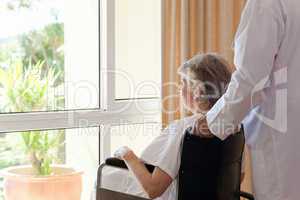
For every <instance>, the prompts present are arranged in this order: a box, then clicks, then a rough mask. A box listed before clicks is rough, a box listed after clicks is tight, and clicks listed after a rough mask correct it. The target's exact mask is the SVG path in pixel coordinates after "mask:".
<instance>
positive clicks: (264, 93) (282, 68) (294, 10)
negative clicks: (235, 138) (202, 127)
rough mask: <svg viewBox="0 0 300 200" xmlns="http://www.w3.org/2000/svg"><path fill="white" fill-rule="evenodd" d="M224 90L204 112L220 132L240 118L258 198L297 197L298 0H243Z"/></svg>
mask: <svg viewBox="0 0 300 200" xmlns="http://www.w3.org/2000/svg"><path fill="white" fill-rule="evenodd" d="M234 50H235V59H234V62H235V66H236V68H237V70H236V71H235V72H234V73H233V76H232V80H231V82H230V84H229V86H228V90H227V91H226V93H225V95H223V97H222V98H221V99H220V100H219V101H218V102H217V103H216V105H215V106H214V107H213V109H211V110H210V112H208V114H207V122H208V125H209V128H210V130H211V131H212V132H213V133H214V134H215V135H216V136H218V137H219V138H221V139H225V138H226V137H227V136H228V135H229V134H231V132H232V131H231V130H232V126H236V125H237V124H239V123H240V122H242V120H244V121H243V123H244V125H245V131H246V141H247V143H248V146H249V147H250V151H251V156H252V168H253V179H254V193H255V196H256V199H257V200H299V199H300V190H299V182H300V172H299V170H300V151H299V146H300V133H299V131H298V129H299V125H300V120H299V119H298V117H300V106H299V103H300V92H299V89H298V88H299V86H300V77H299V75H300V1H299V0H248V2H247V5H246V7H245V10H244V12H243V15H242V19H241V22H240V26H239V29H238V32H237V34H236V38H235V44H234Z"/></svg>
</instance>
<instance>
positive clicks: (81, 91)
mask: <svg viewBox="0 0 300 200" xmlns="http://www.w3.org/2000/svg"><path fill="white" fill-rule="evenodd" d="M78 13H80V15H78ZM87 21H88V22H89V23H86V22H87ZM0 24H1V32H0V113H10V112H31V111H50V110H65V109H81V108H95V107H98V102H99V101H98V99H99V98H98V93H99V89H98V87H99V84H98V83H99V81H98V79H99V75H98V74H99V73H97V71H98V68H99V67H98V60H99V59H98V0H76V1H72V0H64V1H62V0H26V1H23V0H22V1H21V0H5V1H0ZM87 49H88V51H87ZM83 97H84V99H83Z"/></svg>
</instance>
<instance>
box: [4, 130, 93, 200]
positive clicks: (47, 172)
mask: <svg viewBox="0 0 300 200" xmlns="http://www.w3.org/2000/svg"><path fill="white" fill-rule="evenodd" d="M98 133H99V128H85V129H67V130H51V131H27V132H19V133H7V134H1V135H0V170H2V171H1V172H3V173H1V175H0V200H4V195H6V197H7V199H9V198H8V197H11V195H16V194H21V195H22V197H16V196H14V197H15V198H14V199H26V200H27V199H30V200H31V199H63V198H59V195H64V197H65V199H77V198H75V197H73V198H67V196H66V195H69V194H73V195H76V194H77V195H78V196H79V197H80V196H81V197H80V198H81V199H82V200H89V199H90V197H91V195H93V189H94V183H95V179H96V176H95V174H96V173H97V167H98V163H99V161H98V158H99V156H98V155H99V153H98V152H99V150H98V148H99V140H98ZM26 170H27V171H26ZM72 171H73V172H75V173H74V174H73V176H70V173H71V172H72ZM8 172H9V173H11V174H13V175H18V178H16V179H12V178H11V176H10V174H8ZM79 172H83V174H81V173H79ZM26 175H27V177H25V176H26ZM28 175H29V176H28ZM53 175H56V178H55V176H53ZM67 175H69V177H73V178H69V179H68V176H67ZM47 177H48V179H47ZM80 177H81V178H82V186H80ZM39 178H44V182H42V181H40V182H39V185H37V184H36V185H34V184H33V182H35V181H37V180H38V179H39ZM78 180H79V181H78ZM45 181H47V182H46V183H45ZM68 181H69V183H66V182H68ZM53 182H55V184H54V185H52V183H53ZM43 183H44V184H46V185H47V191H48V192H47V191H41V189H42V187H43V186H42V184H43ZM22 184H24V185H22ZM64 184H66V185H64ZM9 185H12V186H13V190H9V188H10V187H9ZM6 186H7V187H6ZM19 186H20V187H19ZM24 186H25V187H24ZM80 188H82V193H81V194H80V193H78V191H79V192H80ZM66 191H68V192H66ZM40 192H42V194H43V197H42V198H41V197H40V198H39V196H38V195H39V193H40ZM49 193H50V195H52V194H53V195H56V196H51V198H49V197H48V198H47V195H49ZM51 193H52V194H51ZM29 195H33V196H29Z"/></svg>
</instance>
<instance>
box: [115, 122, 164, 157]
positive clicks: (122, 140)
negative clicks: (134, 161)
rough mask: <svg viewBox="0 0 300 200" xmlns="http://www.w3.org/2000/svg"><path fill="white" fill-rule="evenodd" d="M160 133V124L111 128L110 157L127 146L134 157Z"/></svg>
mask: <svg viewBox="0 0 300 200" xmlns="http://www.w3.org/2000/svg"><path fill="white" fill-rule="evenodd" d="M160 133H161V124H159V123H149V124H129V125H120V126H113V127H112V128H111V141H110V144H111V152H110V153H111V155H113V153H114V152H115V151H116V150H117V149H118V148H120V147H122V146H128V147H129V148H131V149H132V150H133V151H134V152H135V153H136V155H138V156H140V155H141V153H142V151H143V150H144V149H145V147H147V146H148V145H149V144H150V143H151V142H152V140H153V139H154V138H155V137H157V136H158V135H159V134H160Z"/></svg>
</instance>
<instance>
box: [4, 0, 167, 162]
mask: <svg viewBox="0 0 300 200" xmlns="http://www.w3.org/2000/svg"><path fill="white" fill-rule="evenodd" d="M114 5H115V0H98V16H99V18H98V23H99V33H98V34H99V43H98V45H99V93H100V95H99V106H100V107H99V108H96V109H80V110H63V111H45V112H44V111H43V112H26V113H3V114H0V134H1V133H10V132H19V131H29V130H30V131H33V130H54V129H73V128H88V127H100V126H103V127H104V128H103V130H104V132H103V133H102V132H101V134H99V135H102V134H104V135H105V136H104V137H103V138H102V140H100V141H99V153H100V154H101V155H102V156H104V157H105V155H103V152H101V151H100V149H101V148H102V147H100V146H101V144H105V143H106V144H107V143H109V142H110V137H109V132H110V126H112V125H120V124H136V123H160V122H161V114H160V113H161V109H160V108H158V105H161V104H160V101H161V99H160V98H146V99H129V100H116V99H115V77H114V74H112V73H110V72H114V69H115V63H114V60H115V43H114V25H115V24H114V16H115V9H114ZM162 5H163V3H162ZM162 16H163V15H162ZM102 30H103V31H102ZM104 30H106V31H104ZM162 40H163V38H162V39H161V42H162ZM161 54H162V51H161ZM161 63H162V61H161ZM161 66H162V65H161ZM120 108H122V109H121V110H120ZM145 110H148V111H149V110H151V111H155V112H144V111H145ZM99 139H100V136H99ZM107 148H109V146H108V147H107ZM105 149H106V148H105ZM105 149H103V150H104V151H108V149H106V150H105Z"/></svg>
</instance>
